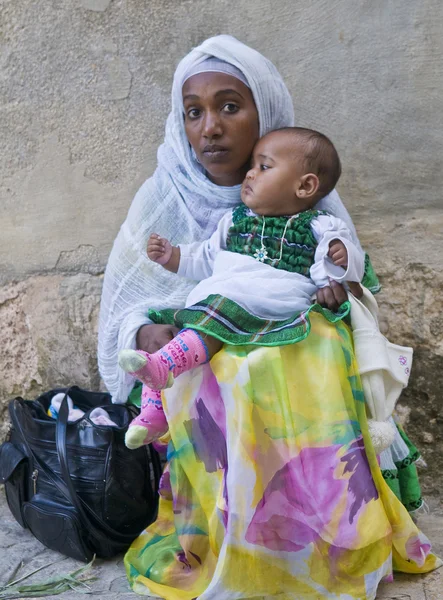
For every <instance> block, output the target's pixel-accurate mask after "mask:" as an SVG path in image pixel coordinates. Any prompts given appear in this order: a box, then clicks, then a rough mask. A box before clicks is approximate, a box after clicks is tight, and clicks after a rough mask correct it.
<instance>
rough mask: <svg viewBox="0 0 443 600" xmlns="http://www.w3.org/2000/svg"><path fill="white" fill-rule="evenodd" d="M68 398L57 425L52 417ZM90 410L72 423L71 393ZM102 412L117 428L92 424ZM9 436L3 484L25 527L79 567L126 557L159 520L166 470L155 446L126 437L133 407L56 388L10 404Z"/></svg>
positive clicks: (3, 451) (2, 457) (2, 460)
mask: <svg viewBox="0 0 443 600" xmlns="http://www.w3.org/2000/svg"><path fill="white" fill-rule="evenodd" d="M60 392H63V393H65V398H64V400H63V402H62V404H61V407H60V412H59V415H58V419H57V420H54V419H52V418H51V417H49V416H48V415H47V410H48V408H49V405H50V403H51V399H52V397H53V396H54V395H55V394H57V393H60ZM67 394H69V396H70V397H71V398H72V400H73V402H74V405H76V406H77V407H78V408H80V409H82V410H83V411H85V415H84V417H82V418H81V419H79V420H78V421H75V422H72V423H71V422H68V412H69V408H68V403H67V399H66V395H67ZM99 406H101V407H103V408H105V410H106V411H107V412H108V414H109V416H110V418H111V419H112V420H113V421H114V422H115V423H116V424H117V425H118V427H104V426H99V425H95V424H94V423H93V422H92V421H91V420H90V419H89V413H90V412H91V410H92V409H94V408H97V407H99ZM9 414H10V418H11V430H10V434H9V439H8V441H7V442H5V443H4V444H3V445H2V446H1V447H0V483H4V484H5V490H6V497H7V501H8V505H9V508H10V510H11V512H12V514H13V515H14V517H15V519H16V520H17V521H18V523H20V525H21V526H22V527H25V528H28V529H29V530H30V531H31V532H32V533H33V535H34V536H35V537H36V538H37V539H38V540H39V541H40V542H41V543H42V544H44V545H45V546H47V547H48V548H51V549H52V550H57V551H58V552H60V553H62V554H64V555H66V556H70V557H71V558H75V559H78V560H82V561H85V562H87V561H90V560H91V558H92V557H93V555H94V554H96V555H97V556H99V557H102V558H109V557H112V556H114V555H116V554H118V553H120V552H123V551H125V550H126V549H127V548H128V547H129V545H130V544H131V542H132V541H133V540H134V539H135V538H136V537H137V536H138V535H139V534H140V532H141V531H142V530H143V529H144V528H145V527H147V526H148V525H149V524H150V523H152V521H153V520H154V519H155V518H156V515H157V506H158V485H159V479H160V474H161V465H160V459H159V457H158V454H157V453H156V452H155V450H154V449H153V448H152V447H148V446H144V447H142V448H139V449H137V450H129V449H128V448H126V446H125V444H124V437H125V433H126V431H127V429H128V425H129V423H130V421H131V420H132V418H133V417H134V416H135V414H136V409H134V408H133V407H128V406H123V405H117V404H112V403H111V399H110V396H109V394H104V393H95V392H88V391H85V390H82V389H80V388H78V387H75V386H74V387H71V388H69V389H66V388H63V389H56V390H52V391H50V392H47V393H46V394H43V395H42V396H40V397H39V398H37V400H34V401H28V400H23V399H22V398H15V399H14V400H11V402H10V403H9Z"/></svg>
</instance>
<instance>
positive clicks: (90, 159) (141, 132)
mask: <svg viewBox="0 0 443 600" xmlns="http://www.w3.org/2000/svg"><path fill="white" fill-rule="evenodd" d="M0 10H1V15H2V18H1V20H0V40H1V45H2V51H1V53H0V110H1V118H0V150H1V156H2V159H3V160H2V161H0V181H1V198H0V225H1V235H0V323H1V327H0V369H1V373H2V378H1V380H0V420H2V422H4V419H5V418H6V417H5V416H4V409H5V406H6V402H7V400H8V399H9V398H10V397H12V396H14V395H16V394H24V395H25V396H28V397H30V396H32V395H33V394H36V393H37V392H39V391H41V390H43V389H47V388H50V387H53V386H56V385H63V384H68V383H71V382H75V383H77V384H79V385H84V386H87V387H89V388H96V387H97V386H98V385H99V376H98V373H97V366H96V361H95V345H96V330H97V314H98V306H99V298H100V287H101V280H102V274H103V269H104V266H105V263H106V258H107V256H108V254H109V251H110V248H111V244H112V240H113V238H114V237H115V234H116V232H117V230H118V227H119V225H120V224H121V222H122V221H123V219H124V217H125V214H126V211H127V209H128V206H129V204H130V201H131V198H132V196H133V195H134V193H135V191H136V190H137V188H138V186H139V185H140V184H141V183H142V181H143V180H144V179H145V178H146V177H147V176H149V174H150V173H151V172H152V170H153V169H154V166H155V153H156V148H157V146H158V144H159V143H160V141H161V139H162V132H163V127H164V121H165V118H166V115H167V112H168V107H169V90H170V85H171V80H172V74H173V71H174V67H175V65H176V63H177V62H178V60H179V59H180V57H181V56H183V55H184V54H185V53H186V52H187V51H188V50H189V49H190V48H191V47H193V46H195V45H197V44H198V43H199V42H201V41H202V40H203V39H205V38H206V37H208V36H210V35H214V34H217V33H231V34H233V35H236V36H237V37H239V38H240V39H242V40H244V41H245V42H247V43H249V44H251V45H252V46H254V47H256V48H257V49H258V50H260V51H262V52H263V53H264V54H266V55H267V56H268V57H269V58H270V59H271V60H273V61H274V62H275V64H276V65H277V66H278V68H279V69H280V71H281V73H282V75H283V76H284V77H285V80H286V81H287V83H288V86H289V88H290V90H291V92H292V94H293V97H294V100H295V106H296V115H297V122H298V123H299V124H301V125H304V126H307V127H314V128H318V129H320V130H321V131H324V132H325V133H326V134H328V135H330V136H331V138H332V139H333V140H334V142H335V143H336V145H337V148H338V150H339V152H340V155H341V158H342V162H343V167H344V174H343V178H342V180H341V182H340V186H339V189H340V192H341V194H342V196H343V198H344V200H345V202H346V204H347V206H348V207H349V209H350V212H351V213H352V215H353V217H354V219H355V223H356V225H357V228H358V231H359V234H360V236H361V240H362V242H363V243H364V246H365V247H366V248H367V250H368V251H369V252H370V254H371V257H372V259H373V262H374V265H375V267H376V269H377V271H378V272H379V273H380V275H381V277H382V281H383V284H384V291H383V292H382V294H381V296H380V303H381V311H382V323H383V328H384V331H385V332H386V333H388V334H389V336H390V338H391V339H392V340H393V341H397V342H400V343H409V344H412V345H413V346H414V347H415V348H416V354H415V365H414V369H413V375H412V380H411V385H410V388H409V389H408V391H407V393H406V394H405V395H404V397H403V398H402V401H401V404H402V408H401V414H402V416H403V418H404V419H405V421H406V423H407V426H408V428H409V431H410V432H411V433H412V434H413V435H414V437H415V439H416V441H417V442H418V443H419V445H420V447H421V448H422V450H423V452H424V457H425V459H426V460H427V462H428V463H429V469H428V471H427V472H426V473H425V474H424V476H423V481H424V483H425V485H426V489H427V491H428V492H430V493H431V492H432V493H436V492H437V491H438V485H439V481H441V475H440V474H441V472H442V469H443V435H442V420H443V417H442V409H441V401H440V393H439V392H440V388H441V384H442V379H443V375H442V373H443V343H442V333H443V318H442V314H443V310H442V308H443V307H442V299H441V290H442V283H443V281H442V275H441V271H442V249H443V246H442V238H443V213H442V209H441V206H442V198H441V196H442V192H441V190H442V189H443V170H442V169H441V163H442V153H441V146H442V141H443V130H442V120H443V113H442V111H441V97H442V94H443V71H442V69H441V61H442V54H443V52H442V51H443V36H442V35H441V31H442V27H443V4H441V3H440V2H439V1H438V0H422V1H421V2H416V1H414V0H371V1H368V0H365V1H360V2H355V0H344V1H342V2H329V1H327V0H279V1H277V2H276V1H275V0H235V1H234V0H218V1H217V2H215V1H210V0H149V2H145V1H142V0H79V1H78V2H58V1H56V0H21V1H20V2H13V1H11V0H9V1H8V0H6V1H4V2H2V3H1V9H0ZM440 485H441V484H440Z"/></svg>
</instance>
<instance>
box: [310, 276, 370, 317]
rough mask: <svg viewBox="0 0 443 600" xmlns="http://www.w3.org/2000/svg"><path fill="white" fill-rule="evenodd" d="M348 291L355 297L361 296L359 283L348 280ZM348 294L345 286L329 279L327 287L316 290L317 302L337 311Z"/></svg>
mask: <svg viewBox="0 0 443 600" xmlns="http://www.w3.org/2000/svg"><path fill="white" fill-rule="evenodd" d="M348 286H349V291H350V292H351V294H352V295H353V296H355V297H356V298H361V297H362V296H363V290H362V287H361V285H360V284H359V283H357V282H353V281H348ZM347 299H348V295H347V293H346V290H345V288H344V287H343V286H342V285H341V283H338V282H337V281H331V285H330V286H328V287H324V288H320V289H318V290H317V303H318V304H320V306H323V307H325V308H329V310H332V311H334V312H335V311H337V310H338V309H339V307H340V305H341V304H343V302H346V300H347Z"/></svg>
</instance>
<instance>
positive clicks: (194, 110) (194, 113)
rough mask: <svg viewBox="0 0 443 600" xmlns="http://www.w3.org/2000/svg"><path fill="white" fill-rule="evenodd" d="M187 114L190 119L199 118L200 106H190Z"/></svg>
mask: <svg viewBox="0 0 443 600" xmlns="http://www.w3.org/2000/svg"><path fill="white" fill-rule="evenodd" d="M186 116H187V117H188V118H189V119H198V117H199V116H200V111H199V109H198V108H190V109H189V110H188V111H187V113H186Z"/></svg>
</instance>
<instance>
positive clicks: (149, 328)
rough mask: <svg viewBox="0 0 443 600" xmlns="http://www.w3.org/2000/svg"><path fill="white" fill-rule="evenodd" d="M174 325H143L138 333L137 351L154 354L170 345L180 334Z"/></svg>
mask: <svg viewBox="0 0 443 600" xmlns="http://www.w3.org/2000/svg"><path fill="white" fill-rule="evenodd" d="M179 331H180V330H179V328H178V327H174V326H173V325H157V324H155V323H153V324H152V325H142V326H141V327H140V329H139V330H138V331H137V339H136V344H137V350H144V351H145V352H148V353H149V354H153V353H154V352H157V350H160V348H163V346H165V345H166V344H168V343H169V342H170V341H171V340H172V338H174V337H175V336H176V335H177V333H178V332H179Z"/></svg>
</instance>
